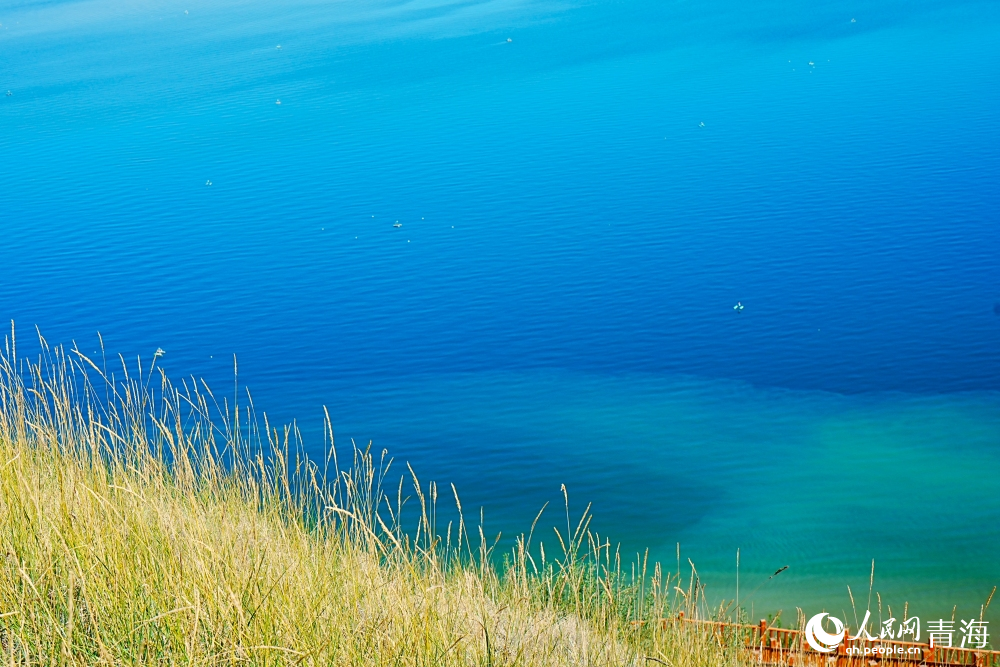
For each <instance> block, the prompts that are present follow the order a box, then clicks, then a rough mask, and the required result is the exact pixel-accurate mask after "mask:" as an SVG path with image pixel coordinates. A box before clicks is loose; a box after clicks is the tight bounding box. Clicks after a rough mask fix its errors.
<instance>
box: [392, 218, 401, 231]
mask: <svg viewBox="0 0 1000 667" xmlns="http://www.w3.org/2000/svg"><path fill="white" fill-rule="evenodd" d="M402 226H403V223H401V222H400V221H399V220H397V221H396V224H394V225H393V227H395V228H396V229H399V228H400V227H402Z"/></svg>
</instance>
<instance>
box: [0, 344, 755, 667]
mask: <svg viewBox="0 0 1000 667" xmlns="http://www.w3.org/2000/svg"><path fill="white" fill-rule="evenodd" d="M40 343H41V349H42V352H41V354H40V356H39V357H38V358H37V359H34V360H32V361H30V362H29V361H26V360H23V359H20V358H18V356H17V351H16V344H15V339H14V337H13V331H12V333H11V336H10V338H8V339H7V341H6V346H5V349H4V351H3V352H2V353H0V517H2V520H0V521H2V523H0V554H2V567H0V648H2V651H0V657H2V660H3V661H4V662H5V663H8V664H12V665H13V664H17V665H27V664H47V665H51V664H115V665H118V664H131V665H140V664H143V665H145V664H154V663H155V664H192V665H217V664H237V663H240V664H244V663H247V664H255V665H257V664H259V665H407V666H418V665H421V666H422V665H428V666H429V665H483V666H490V667H493V666H497V667H499V666H501V665H509V666H513V665H525V666H539V667H543V666H553V667H554V666H562V665H634V666H639V665H647V664H649V665H652V664H666V665H670V666H672V667H684V666H687V665H705V666H711V667H715V666H718V667H723V666H725V665H731V664H739V663H742V662H744V661H745V657H744V656H743V654H741V653H740V652H738V651H729V650H726V649H723V648H721V647H719V646H718V645H717V644H715V643H713V642H712V641H711V640H710V639H709V638H705V637H701V636H698V635H696V634H692V633H690V632H684V631H682V630H681V629H678V628H676V627H674V626H667V627H664V626H663V625H662V624H661V623H658V622H656V623H652V622H643V621H650V620H652V619H659V618H663V617H666V616H668V615H669V614H671V613H675V612H676V611H677V607H676V603H677V601H678V599H677V598H675V597H672V596H669V595H668V591H671V590H674V589H675V585H676V584H678V583H679V581H678V578H677V577H676V576H674V577H672V576H670V575H664V574H663V573H662V571H661V570H660V568H659V567H658V566H653V567H651V568H650V570H651V571H650V572H646V571H645V567H644V566H643V564H642V563H641V562H637V563H632V564H630V565H628V567H627V572H626V568H623V567H622V563H621V560H620V559H619V557H618V555H617V553H616V552H614V551H612V549H611V546H610V544H609V543H608V542H607V541H606V540H604V541H603V542H602V540H601V538H598V537H597V536H595V535H593V534H591V533H590V532H589V530H588V525H589V517H588V515H587V514H586V513H585V514H584V516H583V517H582V518H581V519H580V520H579V523H578V525H577V528H576V529H575V531H574V534H570V535H567V534H560V536H559V540H560V541H561V542H562V549H561V553H560V554H559V556H558V557H557V558H552V557H551V555H547V556H543V555H542V554H541V552H540V551H539V550H538V549H537V547H532V545H531V535H530V533H529V535H527V536H524V535H522V536H521V537H520V538H519V539H518V540H517V546H516V547H515V548H514V549H513V551H512V552H511V553H510V554H508V555H507V557H506V558H505V559H502V560H503V562H504V563H505V565H502V566H500V565H496V563H497V562H498V561H500V560H501V559H500V558H497V554H494V553H492V551H491V549H490V547H489V545H488V544H487V540H486V539H485V537H484V536H483V535H482V532H481V531H480V530H477V529H473V530H472V531H471V532H472V533H473V535H472V536H470V531H469V528H468V526H467V525H466V523H465V520H464V518H462V519H460V520H459V525H458V526H450V527H449V529H448V531H447V533H446V535H445V536H444V537H442V536H440V535H438V534H437V532H436V530H435V524H434V521H435V516H436V503H437V487H436V486H435V485H434V484H430V485H426V486H425V485H422V484H421V483H420V482H419V481H418V480H417V477H416V475H413V474H412V471H409V473H408V475H407V477H408V479H407V486H408V488H410V491H409V492H408V493H409V494H410V495H412V496H413V498H414V502H415V503H416V504H418V505H419V508H420V511H419V517H418V520H417V522H416V525H415V526H412V527H411V529H410V530H409V531H407V530H405V529H404V526H403V525H401V520H400V515H401V507H402V505H403V503H404V498H403V495H404V491H403V487H402V484H400V485H399V486H397V485H396V484H393V485H392V490H391V491H387V486H386V483H387V482H388V478H387V474H388V470H389V465H390V462H389V461H388V460H387V459H386V458H385V456H384V454H383V455H382V457H380V458H375V457H373V456H372V453H371V451H370V450H368V449H363V450H362V449H357V448H354V451H353V456H352V460H351V461H350V465H348V466H345V467H344V468H341V466H340V464H339V462H338V461H337V460H336V457H335V453H336V452H335V450H334V449H333V448H332V447H331V448H330V450H329V451H330V456H329V457H328V460H326V461H320V462H313V461H310V460H308V459H307V458H305V457H304V456H302V455H301V454H297V453H296V452H301V448H300V447H299V446H298V443H299V438H298V434H297V431H296V429H295V428H294V426H292V427H284V428H281V429H275V428H272V427H271V426H270V425H269V424H268V423H267V420H266V418H263V417H262V418H261V419H260V420H258V417H257V414H256V413H255V411H254V408H253V405H252V401H250V400H249V399H248V400H247V402H246V405H245V406H238V405H236V404H234V402H233V400H232V399H229V398H227V399H225V400H222V401H217V400H216V397H215V396H214V395H213V393H212V392H211V391H210V390H209V388H208V387H207V385H205V384H204V383H199V382H196V381H192V380H187V381H185V382H182V383H180V385H177V386H175V385H173V384H171V382H170V381H169V380H168V379H167V378H166V376H165V375H164V374H163V373H161V372H160V371H159V369H158V368H156V361H157V359H156V357H154V359H153V361H152V365H150V366H149V367H148V368H143V367H142V365H141V363H138V362H137V363H136V364H135V366H134V368H133V369H132V370H131V371H130V369H129V367H128V366H127V365H126V364H125V362H124V360H123V359H120V358H119V361H120V365H119V363H118V362H116V367H117V368H118V370H117V375H112V374H111V373H109V372H108V371H107V370H106V367H105V364H104V362H103V361H95V360H92V359H90V358H88V357H86V356H84V355H83V354H81V353H80V352H79V351H77V350H75V349H74V350H70V351H66V350H64V349H63V348H59V347H50V346H49V345H48V344H47V343H46V342H45V341H44V339H41V337H40ZM328 427H329V425H328ZM449 491H452V489H449ZM390 495H392V496H395V497H390ZM449 495H451V494H449ZM454 501H455V502H456V503H458V495H457V493H455V494H454ZM458 508H459V511H461V506H460V504H459V505H458ZM684 595H685V596H687V601H686V602H685V604H686V608H687V609H688V610H689V611H691V610H692V609H693V608H694V607H692V600H697V599H698V585H697V582H696V580H692V581H691V582H689V584H688V587H687V591H686V592H685V593H684ZM680 599H681V601H683V600H684V598H683V597H681V598H680ZM672 605H673V608H672ZM696 606H697V604H695V607H696Z"/></svg>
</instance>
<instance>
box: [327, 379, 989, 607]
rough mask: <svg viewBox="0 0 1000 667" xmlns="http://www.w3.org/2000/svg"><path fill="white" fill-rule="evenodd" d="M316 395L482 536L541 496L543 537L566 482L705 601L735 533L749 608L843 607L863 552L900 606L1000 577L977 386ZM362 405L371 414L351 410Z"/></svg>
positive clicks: (970, 602)
mask: <svg viewBox="0 0 1000 667" xmlns="http://www.w3.org/2000/svg"><path fill="white" fill-rule="evenodd" d="M331 410H332V412H331V414H332V417H333V421H334V423H335V424H339V425H340V426H341V428H340V430H339V432H338V437H340V438H341V443H342V444H343V442H344V440H345V439H347V438H351V437H354V438H358V437H361V438H367V437H372V438H373V439H374V442H375V443H376V444H377V445H378V446H383V447H387V448H388V449H389V452H390V453H391V454H394V455H396V456H397V457H399V458H400V459H401V460H420V461H422V462H424V467H425V468H427V469H429V470H434V471H436V476H435V479H438V480H448V481H453V482H455V483H456V485H457V486H458V488H459V490H460V494H461V496H462V498H463V504H464V505H465V506H466V507H469V506H472V507H479V506H480V505H483V506H485V507H486V508H487V512H486V526H487V528H488V529H489V530H488V532H490V533H491V534H492V533H493V532H496V531H504V532H505V533H507V534H514V533H517V532H521V531H523V530H525V529H526V528H527V526H529V525H530V523H531V521H532V519H533V518H534V516H535V513H536V512H537V511H538V510H539V509H540V508H541V505H542V503H543V502H546V501H548V502H550V503H551V505H550V507H549V509H547V510H546V512H547V514H546V516H547V517H548V519H549V521H550V523H549V524H546V525H545V530H544V532H542V533H541V535H542V539H543V540H545V541H546V542H547V543H548V546H549V548H550V549H552V548H555V546H556V538H555V536H554V533H552V532H551V525H553V524H554V525H559V522H560V521H564V520H563V519H561V518H560V517H562V516H564V515H563V512H564V510H563V500H562V496H561V495H560V493H559V486H560V484H561V483H566V484H567V485H568V488H569V491H570V495H571V513H579V512H580V511H582V509H583V507H584V505H585V504H586V503H587V502H589V501H593V503H594V506H593V512H594V514H595V520H594V528H595V530H597V531H598V532H600V533H602V534H604V535H611V536H612V537H613V538H616V539H619V540H622V541H623V549H624V552H625V553H626V554H627V553H635V551H637V550H642V549H644V548H645V547H649V548H650V549H651V557H652V558H653V559H657V560H660V561H661V562H663V563H664V564H665V565H666V566H667V568H668V569H670V570H675V569H676V567H675V562H676V543H677V542H679V543H680V544H681V554H682V560H683V567H682V571H683V572H684V573H685V575H686V574H687V572H689V569H688V567H689V566H688V564H687V559H688V558H691V559H692V560H693V561H694V563H695V565H696V566H697V567H698V570H699V572H700V574H701V576H702V578H703V580H704V581H705V583H706V584H707V585H708V591H709V593H710V595H714V596H715V597H716V599H718V598H722V597H726V598H732V597H734V595H735V569H736V568H735V555H736V554H735V552H736V549H737V548H740V550H741V579H742V584H741V586H742V588H743V595H744V599H746V596H747V594H748V593H749V592H750V591H753V590H754V589H757V588H758V586H760V588H759V590H757V592H756V593H755V594H754V595H753V598H752V602H753V603H754V605H755V608H756V609H760V610H764V611H769V612H773V611H774V610H775V609H776V608H783V609H785V610H786V612H794V606H800V607H803V608H804V609H805V610H806V611H810V610H815V611H819V610H821V609H827V610H830V611H841V610H842V609H848V610H849V609H850V608H851V607H850V600H849V597H848V592H847V586H850V587H851V589H852V590H853V591H854V594H855V596H858V595H859V594H860V595H861V599H865V598H867V593H868V589H869V576H870V572H871V561H872V559H874V560H875V561H876V565H875V573H876V577H875V591H876V592H877V593H881V595H882V598H883V600H884V602H885V605H886V607H887V608H888V607H889V606H890V605H891V606H892V608H893V609H896V610H897V612H898V611H899V610H901V609H902V607H903V604H904V603H907V602H908V603H909V608H910V610H911V611H914V612H915V613H918V614H925V615H928V616H929V615H931V614H935V613H938V614H943V613H945V612H946V611H947V612H949V613H950V610H951V608H952V606H953V605H959V612H960V613H972V612H973V611H975V612H977V613H978V607H979V605H980V604H982V603H983V602H984V601H985V597H986V595H988V594H989V590H990V587H991V586H985V585H984V584H985V583H988V582H990V581H993V580H996V579H997V578H998V577H1000V569H998V568H1000V565H998V561H997V559H996V558H995V554H996V553H997V550H998V548H1000V534H998V532H997V530H996V529H995V526H996V525H997V522H998V520H1000V495H998V494H997V493H996V479H995V474H994V473H995V470H996V469H997V465H998V463H1000V460H998V458H1000V452H998V451H997V450H996V447H995V443H996V436H997V433H998V432H1000V396H998V395H997V394H996V393H993V392H989V393H978V394H975V393H969V394H962V395H951V396H947V397H941V396H931V397H923V396H908V395H905V394H883V395H879V396H872V395H862V396H843V395H838V394H832V393H827V392H821V391H808V392H807V391H789V390H781V389H765V388H757V387H753V386H751V385H748V384H746V383H741V382H733V381H719V380H715V381H711V380H704V379H697V378H683V377H675V378H662V377H657V376H650V375H629V376H621V377H608V376H595V375H582V374H569V373H554V372H542V373H530V374H525V373H496V374H468V375H458V376H452V377H441V376H434V377H424V378H418V379H415V380H413V381H412V382H407V383H405V384H402V385H399V386H397V387H396V388H394V389H393V390H392V391H391V392H379V391H365V390H360V391H358V392H357V393H355V394H354V395H353V396H352V398H351V400H350V401H349V402H347V403H344V404H339V405H333V406H331ZM359 411H360V412H361V413H362V414H365V415H375V417H374V418H373V419H372V420H371V421H366V422H365V423H361V422H359V421H358V420H357V419H356V418H352V414H355V415H356V414H357V413H358V412H359ZM442 425H444V426H442ZM365 442H366V441H365V440H363V439H362V440H361V443H362V444H364V443H365ZM417 472H418V474H419V473H420V471H419V470H418V471H417ZM424 481H428V480H427V479H425V480H424ZM449 498H450V496H449ZM498 498H500V499H502V500H500V501H498ZM444 504H445V505H449V504H451V501H450V500H446V501H445V503H444ZM442 523H443V522H442ZM536 539H537V538H536ZM784 565H788V566H789V569H788V570H787V571H786V572H784V573H782V574H781V575H779V576H778V577H776V578H775V579H774V580H773V581H771V582H767V583H766V584H765V585H763V586H761V584H763V583H764V582H765V581H766V579H767V577H768V575H770V574H772V573H773V572H774V571H775V570H777V569H778V568H780V567H781V566H784ZM748 604H749V603H748ZM863 608H864V607H862V609H863ZM852 614H853V612H852ZM841 617H842V618H852V615H846V616H844V615H842V616H841ZM793 618H794V616H793Z"/></svg>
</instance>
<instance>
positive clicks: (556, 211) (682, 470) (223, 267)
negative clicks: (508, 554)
mask: <svg viewBox="0 0 1000 667" xmlns="http://www.w3.org/2000/svg"><path fill="white" fill-rule="evenodd" d="M998 34H1000V6H998V5H997V4H996V3H994V2H944V1H937V0H923V1H920V2H905V3H904V2H896V1H893V0H883V1H880V2H868V3H858V2H855V3H851V2H847V3H843V2H838V3H833V2H815V3H808V4H803V3H792V2H787V1H781V2H779V1H764V2H759V3H743V2H735V1H732V0H706V1H705V2H699V3H695V2H688V1H672V2H663V1H659V0H657V1H652V0H624V1H618V2H610V1H604V0H597V1H595V2H560V1H556V0H538V1H532V0H521V1H518V0H487V1H476V0H469V1H465V2H446V1H434V0H427V1H412V2H379V1H358V0H341V1H339V2H313V1H308V0H289V1H288V2H282V3H273V2H272V3H264V2H259V1H256V0H248V1H246V2H237V1H236V0H219V1H205V0H192V1H191V2H188V1H187V0H177V1H176V2H175V1H173V0H170V1H167V0H149V1H147V2H136V1H127V2H110V1H104V0H82V1H75V2H67V1H62V0H53V1H49V2H40V1H33V0H23V1H20V2H13V3H10V2H8V3H6V4H3V5H0V55H2V57H0V90H2V91H4V92H6V91H7V90H9V91H10V94H9V95H6V96H3V97H0V155H2V157H3V160H2V163H0V231H2V243H0V318H3V319H13V320H15V321H16V322H17V323H18V326H19V328H20V329H21V333H22V338H27V335H28V333H29V331H30V327H32V326H34V325H38V326H39V327H40V328H41V330H42V332H43V333H44V334H45V335H46V337H47V338H48V339H49V340H50V341H58V342H67V343H68V342H70V341H72V340H76V341H77V342H78V343H79V344H80V346H81V348H91V349H92V350H93V349H97V336H96V332H98V331H100V332H101V333H102V334H103V336H104V340H105V343H106V345H107V347H108V349H109V350H111V351H114V352H122V353H124V354H125V355H126V356H128V357H130V358H132V357H134V356H135V355H137V354H141V355H143V356H145V357H149V356H150V355H151V353H152V352H153V350H155V349H156V348H157V347H162V348H163V349H165V350H166V351H167V355H166V356H165V357H164V359H163V361H164V364H165V365H166V367H167V368H168V370H169V372H170V373H172V374H174V375H185V374H194V375H200V376H205V377H206V378H208V379H209V381H210V382H211V383H213V384H214V385H215V386H223V387H225V386H231V385H232V355H233V354H236V355H237V356H238V359H239V363H240V382H241V383H246V384H247V385H248V386H249V387H250V388H251V390H252V391H253V394H254V398H255V402H256V404H257V405H258V407H259V408H263V409H265V410H267V412H268V413H269V415H270V416H271V417H272V418H273V419H276V420H279V421H281V420H291V419H293V418H298V419H299V423H300V425H301V426H302V428H303V431H304V433H305V436H306V437H307V438H308V440H309V442H310V443H311V446H313V447H314V448H315V451H317V452H318V451H319V450H320V448H321V447H322V437H321V429H320V424H321V416H322V406H324V405H326V406H329V409H330V411H331V416H332V418H333V422H334V427H335V429H336V431H337V436H338V442H339V444H340V446H341V447H342V449H346V448H347V447H349V442H350V439H351V438H354V439H355V440H356V441H358V442H362V443H363V442H367V441H369V440H372V441H373V442H374V444H375V446H376V447H378V448H381V447H386V448H388V449H389V451H390V452H391V453H392V454H394V455H395V456H396V457H397V462H402V461H410V462H411V463H412V464H413V466H414V468H415V469H416V470H417V471H418V473H420V474H421V475H422V476H423V477H424V478H425V480H426V479H435V480H438V481H439V482H441V483H442V484H446V483H448V482H454V483H455V484H456V486H457V487H458V489H459V492H460V493H461V494H462V496H463V499H464V500H463V502H464V503H465V505H466V507H476V508H478V507H480V506H482V507H484V513H485V517H486V523H487V527H488V528H489V529H490V530H496V531H501V530H502V531H503V532H504V533H505V534H510V533H512V532H515V531H520V530H524V529H526V528H527V527H528V526H529V525H530V522H531V520H532V518H534V516H535V513H536V512H537V510H538V508H540V507H541V506H542V504H543V503H545V502H546V501H552V502H554V503H557V504H560V505H561V502H562V496H561V494H560V491H559V489H560V484H563V483H565V484H566V485H567V487H568V488H569V490H570V499H571V510H572V511H573V512H574V513H578V512H579V511H581V510H582V509H583V507H584V506H585V504H586V502H589V501H593V503H594V511H595V514H596V518H595V522H594V526H595V529H597V530H599V531H600V532H601V533H602V534H608V535H609V536H610V537H611V539H612V540H620V541H621V542H622V543H623V546H624V549H626V551H637V550H640V549H644V548H646V547H649V548H650V550H651V554H652V555H653V556H654V557H656V558H659V559H662V560H663V561H665V562H666V563H668V567H670V568H671V569H673V568H675V567H676V544H677V543H678V542H679V543H680V544H681V554H682V559H683V560H685V561H686V559H687V558H688V557H690V558H691V559H692V560H693V561H694V562H695V563H696V564H697V565H698V567H699V570H700V571H701V573H702V574H703V576H704V577H705V580H706V582H707V583H708V591H709V593H710V595H714V596H715V597H716V599H719V598H722V597H732V595H733V594H734V584H735V552H736V549H737V548H739V549H741V554H742V563H741V568H742V569H741V577H742V582H743V583H742V586H743V587H744V591H746V592H745V593H744V595H747V594H749V593H748V592H749V591H751V590H753V589H754V588H756V587H757V586H758V585H759V584H761V583H762V582H764V581H765V580H766V577H767V575H768V574H770V573H771V572H773V571H774V570H775V569H777V568H778V567H780V566H783V565H788V566H789V569H788V571H787V572H785V573H783V574H782V575H780V577H777V578H775V579H774V580H773V581H771V582H768V583H766V584H765V585H763V586H762V587H760V589H759V590H758V591H757V592H756V593H754V596H753V598H751V599H750V602H752V603H753V604H754V605H755V610H757V609H759V610H763V611H774V610H776V609H779V608H780V609H785V610H786V613H791V610H793V608H794V607H795V606H801V607H804V608H805V609H806V610H812V609H816V610H818V609H820V608H823V607H825V608H827V609H829V610H831V611H834V610H836V611H840V610H842V609H848V608H849V605H850V602H849V599H848V597H847V589H846V586H847V585H850V586H851V587H852V590H854V591H855V592H856V593H857V592H858V591H861V597H866V596H867V587H868V577H869V572H870V569H871V561H872V559H875V561H876V570H875V572H876V574H875V587H876V589H877V590H879V591H881V592H882V594H883V598H884V599H885V600H887V601H888V602H889V603H891V604H893V605H901V604H902V602H903V601H909V602H910V603H911V609H915V610H916V611H918V613H922V614H925V615H927V616H930V615H944V616H947V615H948V614H949V613H950V611H951V608H952V606H953V605H959V613H960V614H961V613H963V612H964V613H966V614H967V615H969V614H971V613H973V612H978V608H979V605H980V604H981V603H982V602H983V601H984V600H985V597H986V595H987V594H988V593H989V590H990V589H991V588H992V587H993V586H994V585H996V584H1000V561H998V559H997V556H996V554H997V553H1000V478H998V474H997V471H998V470H1000V316H998V314H997V313H1000V305H997V304H998V303H1000V214H998V211H1000V187H998V183H1000V151H998V150H997V148H998V147H1000V123H998V122H997V121H998V115H1000V114H998V109H1000V74H998V70H997V69H996V67H995V64H996V63H997V62H998V59H1000V40H998V39H997V35H998ZM279 45H280V48H278V47H279ZM278 101H280V104H279V103H278ZM208 183H210V185H208ZM396 224H398V225H400V226H395V225H396ZM737 302H741V303H742V304H743V306H744V309H743V311H742V312H737V311H734V310H733V305H734V304H736V303H737ZM549 511H551V510H549ZM561 511H562V510H561V509H559V510H556V511H555V514H553V516H552V518H553V520H559V518H558V513H559V512H561ZM548 534H551V533H548ZM548 534H547V535H546V537H545V538H544V539H546V540H547V542H551V543H552V544H551V545H550V546H551V547H552V548H554V540H555V538H554V535H552V537H548ZM685 567H686V565H685ZM748 604H749V603H748ZM845 617H850V618H852V619H853V617H852V616H851V612H845ZM935 617H936V616H935ZM998 620H1000V619H998Z"/></svg>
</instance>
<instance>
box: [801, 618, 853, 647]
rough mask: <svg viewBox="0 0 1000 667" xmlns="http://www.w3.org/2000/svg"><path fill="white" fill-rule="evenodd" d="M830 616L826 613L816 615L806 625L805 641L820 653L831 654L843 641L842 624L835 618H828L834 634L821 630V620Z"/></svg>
mask: <svg viewBox="0 0 1000 667" xmlns="http://www.w3.org/2000/svg"><path fill="white" fill-rule="evenodd" d="M827 616H830V615H829V614H827V613H825V612H824V613H822V614H816V615H815V616H813V617H812V618H810V619H809V622H808V623H806V641H807V642H809V646H812V647H813V648H814V649H815V650H817V651H819V652H820V653H833V652H834V651H836V650H837V647H838V646H840V643H841V642H842V641H844V635H845V634H847V633H846V632H844V624H843V623H841V622H840V619H839V618H837V617H835V616H830V622H831V623H833V627H834V628H835V632H834V634H830V633H829V632H827V631H826V630H824V629H823V619H824V618H826V617H827Z"/></svg>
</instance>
